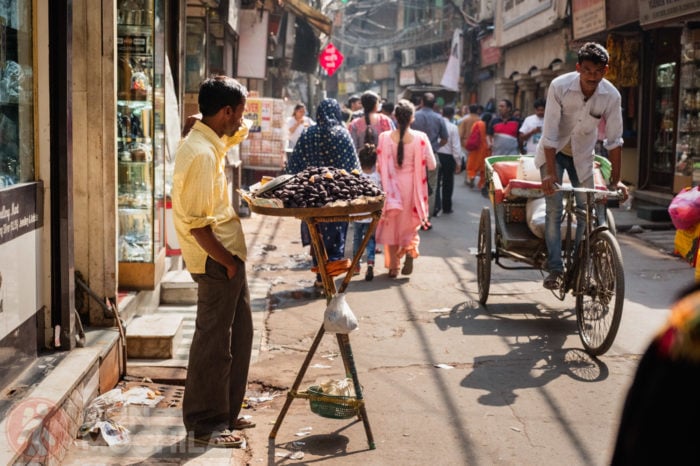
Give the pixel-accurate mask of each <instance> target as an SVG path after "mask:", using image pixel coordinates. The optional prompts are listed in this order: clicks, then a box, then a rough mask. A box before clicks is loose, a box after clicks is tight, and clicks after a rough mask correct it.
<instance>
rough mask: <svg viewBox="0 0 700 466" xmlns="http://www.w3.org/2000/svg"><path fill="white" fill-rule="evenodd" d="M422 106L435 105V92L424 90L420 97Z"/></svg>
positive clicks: (429, 106)
mask: <svg viewBox="0 0 700 466" xmlns="http://www.w3.org/2000/svg"><path fill="white" fill-rule="evenodd" d="M421 101H422V102H423V106H424V107H428V108H433V107H434V106H435V94H433V93H432V92H426V93H425V94H423V96H422V97H421Z"/></svg>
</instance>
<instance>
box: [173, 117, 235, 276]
mask: <svg viewBox="0 0 700 466" xmlns="http://www.w3.org/2000/svg"><path fill="white" fill-rule="evenodd" d="M246 129H247V128H246ZM242 132H243V131H242ZM245 132H246V133H247V131H245ZM236 136H239V134H238V133H237V134H236V135H234V137H233V138H235V139H237V141H236V142H240V140H242V139H244V138H245V135H240V136H242V137H240V136H239V137H236ZM233 138H225V139H226V140H224V138H220V137H218V136H217V135H216V133H215V132H214V131H213V130H212V129H211V128H209V127H208V126H207V125H205V124H204V123H202V122H199V121H198V122H196V123H195V124H194V126H193V127H192V131H191V132H190V134H189V135H188V136H187V138H186V139H184V140H183V141H182V142H181V143H180V147H178V149H177V153H176V156H175V170H174V172H173V188H172V200H173V220H174V224H175V231H176V232H177V237H178V240H179V241H180V248H181V250H182V257H183V259H184V260H185V264H186V266H187V269H188V270H189V271H190V273H204V272H205V264H206V260H207V253H206V251H205V250H204V249H203V248H202V247H201V246H200V245H199V243H198V242H197V240H196V239H195V238H194V236H192V233H191V230H192V229H193V228H202V227H205V226H207V225H210V226H211V229H212V232H213V233H214V236H216V238H217V239H218V240H219V241H220V242H221V244H222V245H223V246H224V247H225V248H226V249H227V250H228V251H230V252H231V254H233V255H234V256H238V257H239V258H240V259H241V260H243V261H245V260H246V252H247V251H246V244H245V237H244V234H243V227H242V226H241V220H240V218H239V217H238V215H236V212H235V211H234V209H233V207H232V206H231V200H230V197H229V193H228V183H227V181H226V174H225V172H224V162H225V156H226V150H227V148H228V147H230V146H231V144H232V142H233V141H231V139H233Z"/></svg>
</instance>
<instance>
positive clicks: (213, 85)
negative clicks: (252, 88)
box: [198, 76, 248, 117]
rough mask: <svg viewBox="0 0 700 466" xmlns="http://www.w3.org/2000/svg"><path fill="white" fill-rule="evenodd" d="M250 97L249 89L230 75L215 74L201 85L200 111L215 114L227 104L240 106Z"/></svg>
mask: <svg viewBox="0 0 700 466" xmlns="http://www.w3.org/2000/svg"><path fill="white" fill-rule="evenodd" d="M246 97H248V89H246V88H245V86H244V85H242V84H241V83H239V82H238V81H236V80H235V79H233V78H230V77H228V76H213V77H211V78H208V79H205V80H204V81H203V82H202V84H201V85H200V86H199V97H198V103H199V111H200V112H201V113H202V116H205V117H206V116H212V115H215V114H216V113H217V112H218V111H219V110H221V109H222V108H224V107H226V106H229V105H230V106H231V107H232V108H234V109H235V108H236V107H238V105H239V104H240V103H241V102H243V101H244V100H245V99H246Z"/></svg>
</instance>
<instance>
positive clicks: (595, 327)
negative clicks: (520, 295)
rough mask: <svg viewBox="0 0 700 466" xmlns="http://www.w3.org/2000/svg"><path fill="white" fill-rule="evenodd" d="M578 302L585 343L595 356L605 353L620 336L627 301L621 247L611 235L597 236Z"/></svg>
mask: <svg viewBox="0 0 700 466" xmlns="http://www.w3.org/2000/svg"><path fill="white" fill-rule="evenodd" d="M590 246H591V247H590V255H589V257H588V258H587V259H586V267H585V273H584V275H583V276H582V277H581V280H582V282H581V288H580V291H581V293H580V294H579V295H578V296H577V299H576V311H577V320H578V324H579V332H580V336H581V340H582V342H583V344H584V346H585V347H586V349H587V350H588V351H589V352H590V353H592V354H594V355H595V354H602V353H603V352H605V351H607V350H608V348H609V347H610V346H611V345H612V341H613V339H614V338H615V335H616V334H617V329H618V327H619V324H620V319H621V315H622V302H623V300H624V274H623V270H622V258H621V255H620V252H619V247H618V246H617V242H616V240H615V239H614V237H613V236H612V235H611V234H610V232H607V231H606V232H601V233H598V234H596V235H595V236H594V237H593V239H592V241H591V245H590Z"/></svg>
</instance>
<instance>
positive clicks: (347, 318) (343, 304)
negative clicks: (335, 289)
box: [323, 293, 358, 333]
mask: <svg viewBox="0 0 700 466" xmlns="http://www.w3.org/2000/svg"><path fill="white" fill-rule="evenodd" d="M357 325H358V324H357V317H355V314H353V312H352V309H350V306H348V303H347V301H345V293H338V294H337V295H335V296H333V297H332V298H331V302H330V303H328V307H327V308H326V311H325V312H324V313H323V328H324V329H325V330H326V332H330V333H350V332H352V331H353V330H355V329H356V328H357Z"/></svg>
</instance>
